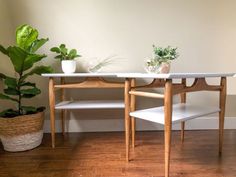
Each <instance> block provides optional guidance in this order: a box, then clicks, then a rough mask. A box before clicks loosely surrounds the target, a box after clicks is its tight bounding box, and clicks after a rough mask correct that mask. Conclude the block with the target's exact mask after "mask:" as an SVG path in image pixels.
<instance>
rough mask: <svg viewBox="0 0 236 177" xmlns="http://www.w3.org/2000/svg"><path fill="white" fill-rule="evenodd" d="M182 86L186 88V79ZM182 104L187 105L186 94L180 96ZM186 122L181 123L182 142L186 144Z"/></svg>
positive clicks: (183, 80)
mask: <svg viewBox="0 0 236 177" xmlns="http://www.w3.org/2000/svg"><path fill="white" fill-rule="evenodd" d="M182 84H183V85H184V86H186V79H185V78H183V79H182ZM180 99H181V103H186V93H181V94H180ZM184 130H185V121H183V122H181V142H182V143H183V142H184Z"/></svg>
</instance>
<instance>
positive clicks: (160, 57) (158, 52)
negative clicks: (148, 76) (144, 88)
mask: <svg viewBox="0 0 236 177" xmlns="http://www.w3.org/2000/svg"><path fill="white" fill-rule="evenodd" d="M178 56H179V54H178V53H177V48H173V47H170V46H168V47H166V48H162V47H156V46H155V45H153V58H151V59H149V60H147V62H146V64H145V69H146V71H147V72H149V73H157V74H158V73H169V71H170V63H171V60H174V59H176V58H177V57H178Z"/></svg>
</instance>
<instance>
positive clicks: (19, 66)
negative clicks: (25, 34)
mask: <svg viewBox="0 0 236 177" xmlns="http://www.w3.org/2000/svg"><path fill="white" fill-rule="evenodd" d="M7 50H8V52H9V53H8V54H9V57H10V59H11V62H12V64H13V66H14V69H15V71H16V72H17V73H22V72H23V69H24V62H25V59H26V58H27V56H28V54H27V52H25V51H24V50H23V49H21V48H19V47H16V46H13V47H8V49H7Z"/></svg>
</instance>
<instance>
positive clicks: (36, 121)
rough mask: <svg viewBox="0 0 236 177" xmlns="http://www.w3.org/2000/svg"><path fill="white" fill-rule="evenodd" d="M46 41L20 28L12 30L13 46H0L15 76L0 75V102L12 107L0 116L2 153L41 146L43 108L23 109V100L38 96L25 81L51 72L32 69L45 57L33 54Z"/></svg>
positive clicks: (31, 85) (32, 85)
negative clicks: (14, 42)
mask: <svg viewBox="0 0 236 177" xmlns="http://www.w3.org/2000/svg"><path fill="white" fill-rule="evenodd" d="M47 41H48V39H44V38H41V39H39V38H38V31H37V30H36V29H34V28H32V27H31V26H29V25H22V26H20V27H18V28H17V30H16V44H15V45H14V46H9V47H7V48H5V47H3V46H2V45H0V51H1V52H2V53H3V54H4V55H6V56H7V57H9V59H10V61H11V63H12V65H13V68H14V72H15V75H14V76H8V75H5V74H4V73H0V78H1V80H2V81H3V84H4V90H3V92H2V93H1V92H0V99H3V100H5V101H10V102H12V103H14V104H13V105H15V106H13V107H11V108H8V109H5V110H2V111H1V112H0V138H1V141H2V143H3V146H4V149H5V150H6V151H24V150H29V149H32V148H35V147H37V146H39V145H40V144H41V141H42V137H43V121H44V109H45V108H44V107H41V106H40V107H38V105H37V107H34V106H32V105H27V104H26V103H25V102H24V100H26V99H31V98H33V97H35V96H36V95H39V94H40V93H41V91H40V89H39V88H37V86H36V84H35V83H33V82H31V81H29V80H28V78H29V77H30V76H32V75H35V74H37V75H41V74H42V73H50V72H52V68H51V67H50V66H43V65H37V66H36V65H35V64H36V63H38V62H39V61H41V60H42V59H43V58H45V57H46V55H45V54H38V53H37V50H38V49H39V48H41V47H42V46H43V45H44V44H45V43H46V42H47ZM2 62H3V61H2ZM2 62H1V63H2Z"/></svg>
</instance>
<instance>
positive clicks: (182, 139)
mask: <svg viewBox="0 0 236 177" xmlns="http://www.w3.org/2000/svg"><path fill="white" fill-rule="evenodd" d="M184 129H185V122H184V121H183V122H181V142H182V143H183V142H184Z"/></svg>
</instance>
